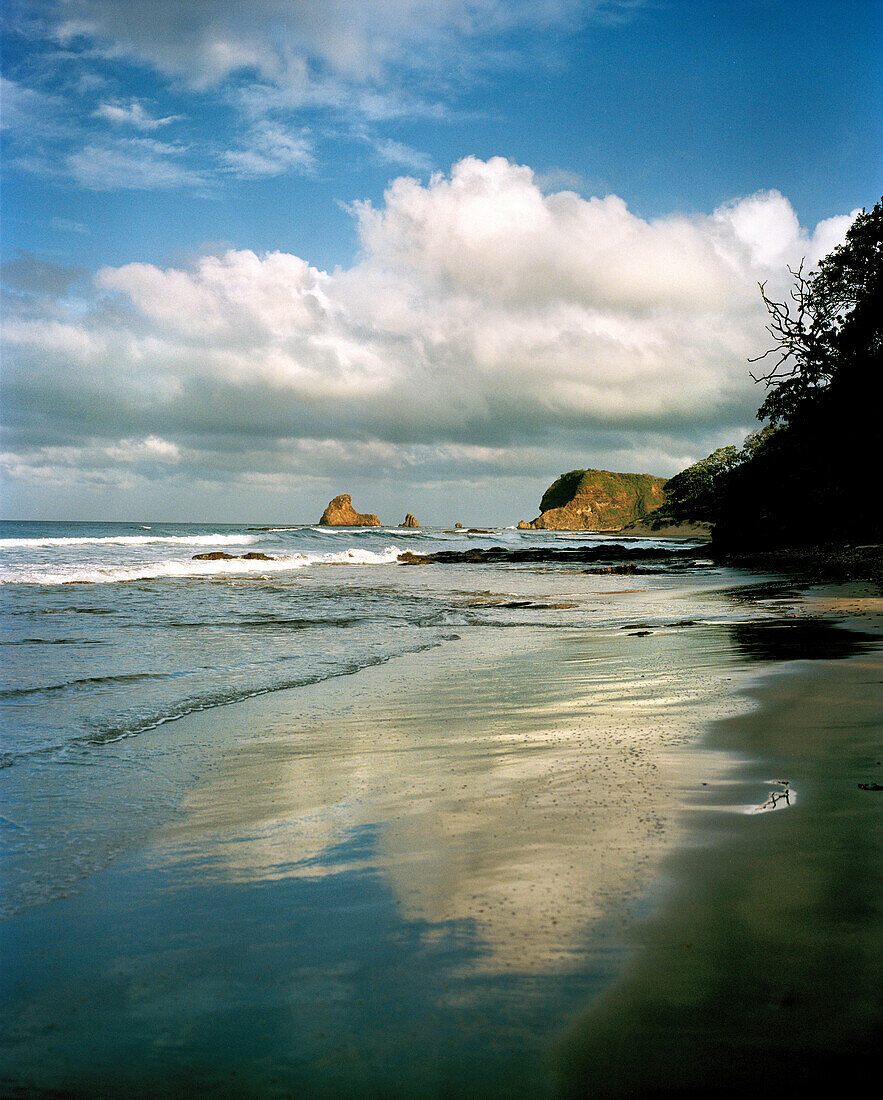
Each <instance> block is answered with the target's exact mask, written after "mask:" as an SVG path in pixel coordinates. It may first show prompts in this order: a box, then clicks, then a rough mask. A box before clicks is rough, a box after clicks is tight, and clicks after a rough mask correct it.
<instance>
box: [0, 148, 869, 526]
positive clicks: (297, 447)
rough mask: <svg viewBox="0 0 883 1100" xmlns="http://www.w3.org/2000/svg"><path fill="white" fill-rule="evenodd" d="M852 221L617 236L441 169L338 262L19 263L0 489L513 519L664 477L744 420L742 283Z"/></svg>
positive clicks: (277, 510)
mask: <svg viewBox="0 0 883 1100" xmlns="http://www.w3.org/2000/svg"><path fill="white" fill-rule="evenodd" d="M854 213H855V212H853V213H852V214H849V215H844V216H843V217H840V218H834V219H830V220H829V221H826V222H823V223H821V224H820V225H819V226H817V227H816V228H815V230H814V232H813V233H812V234H810V233H808V232H807V231H805V230H803V229H801V227H800V226H799V224H798V221H797V218H796V216H795V214H794V211H793V209H792V207H791V205H790V204H789V202H788V201H787V199H785V198H784V197H783V196H782V195H780V194H778V193H777V192H774V191H772V192H766V193H763V194H758V195H753V196H749V197H747V198H743V199H741V200H738V201H734V202H732V203H729V204H727V205H726V206H723V207H721V208H720V209H718V210H716V211H714V212H713V213H712V214H710V215H696V216H691V217H683V216H671V217H667V218H660V219H656V220H653V221H645V220H642V219H641V218H639V217H637V216H635V215H634V214H633V213H631V212H630V211H629V210H628V208H627V207H626V205H625V203H624V202H623V201H622V200H621V199H619V198H617V197H616V196H607V197H606V198H602V199H588V200H586V199H583V198H581V197H579V196H578V195H577V194H575V193H573V192H570V191H557V192H552V193H548V192H546V191H544V190H543V188H542V187H541V186H540V183H539V181H538V179H537V177H536V176H535V175H534V173H533V172H532V171H531V169H530V168H528V167H525V166H521V165H516V164H512V163H510V162H509V161H506V160H504V159H502V158H495V159H492V160H489V161H481V160H477V159H475V158H473V157H467V158H466V159H464V160H462V161H460V162H459V163H458V164H456V165H455V166H454V167H453V169H452V171H451V173H450V174H449V175H441V174H438V175H435V176H433V177H432V178H431V179H430V180H429V182H428V183H427V184H422V183H419V182H418V181H416V180H414V179H409V178H401V179H397V180H396V181H394V182H393V183H392V184H391V186H390V187H389V189H388V190H387V192H386V195H385V199H384V202H383V204H382V205H379V206H376V207H375V206H373V205H371V204H370V203H367V202H366V203H360V204H357V205H356V206H355V207H354V209H353V215H354V218H355V220H356V225H357V228H358V234H359V241H360V246H361V252H360V258H359V259H358V261H357V262H356V263H354V264H353V265H352V266H351V267H349V268H347V269H339V270H335V271H333V272H325V271H320V270H317V269H316V268H314V267H312V266H311V265H310V264H309V263H308V262H307V261H306V260H304V259H302V258H300V257H297V256H293V255H288V254H284V253H280V252H271V253H267V254H265V255H257V254H255V253H253V252H250V251H244V250H240V251H227V252H224V253H222V254H218V255H206V256H201V257H198V258H196V259H194V260H193V262H192V263H190V264H188V265H182V266H177V267H165V268H163V267H159V266H155V265H151V264H143V263H137V264H128V265H124V266H121V267H114V268H104V269H102V270H101V271H99V272H98V273H97V275H96V276H95V277H94V279H92V280H91V282H90V283H86V284H84V283H83V281H82V279H80V280H79V281H77V280H72V281H69V282H65V280H64V279H62V278H61V277H60V275H59V272H58V271H57V270H54V269H53V270H52V271H49V270H48V268H46V269H45V276H44V281H43V283H42V284H41V282H40V279H41V274H40V272H41V271H43V270H44V268H41V267H40V266H39V265H37V264H32V265H31V266H30V267H29V268H28V267H27V265H22V264H21V263H19V265H18V267H17V268H16V269H14V270H12V271H11V273H8V275H7V280H6V281H7V285H8V287H9V288H10V290H11V294H12V297H11V305H10V308H9V309H8V310H7V317H8V321H7V324H6V329H5V338H6V341H7V360H6V361H7V364H9V365H8V366H7V369H6V378H5V386H4V414H5V417H6V419H7V430H6V439H7V441H8V442H7V446H8V447H9V451H8V453H7V454H6V455H4V465H5V468H6V472H7V477H8V478H9V479H10V480H11V482H12V485H13V489H14V490H16V489H17V491H14V494H13V495H14V497H15V499H17V500H19V501H20V502H24V503H22V504H20V507H24V504H25V503H26V502H27V500H28V495H29V494H31V499H32V500H39V501H41V502H43V509H44V513H45V508H46V507H48V505H49V502H51V500H53V499H56V500H61V499H65V500H66V501H67V502H71V501H77V502H79V504H78V507H79V509H80V511H81V512H82V511H83V510H84V509H85V510H88V509H89V508H93V509H94V508H99V507H104V508H106V507H108V502H109V501H112V502H113V504H112V506H113V508H115V509H117V510H119V509H121V508H123V504H124V502H125V500H126V499H127V494H128V495H129V496H131V495H132V494H134V495H135V496H137V497H138V500H135V501H131V500H129V503H130V504H131V507H129V509H128V514H131V515H138V514H141V515H143V514H144V511H143V507H144V505H143V502H144V501H145V500H146V501H149V502H151V503H152V505H153V506H154V507H155V508H157V509H160V508H162V507H164V506H165V507H166V508H167V511H166V512H165V514H166V515H168V516H170V517H171V518H188V516H189V515H196V514H198V512H199V509H200V508H202V509H203V510H205V509H208V510H209V511H211V509H216V508H217V507H220V506H221V505H224V506H225V508H226V512H225V516H226V518H230V519H237V518H245V519H252V518H254V519H257V518H261V517H262V516H265V517H267V518H278V517H280V516H281V515H282V513H283V512H285V514H286V515H287V516H289V517H291V516H292V515H293V516H294V517H295V518H310V517H311V516H312V514H313V513H314V512H315V511H316V508H317V507H320V508H321V506H324V503H326V502H327V498H328V497H329V496H330V495H331V493H332V492H336V491H345V490H352V491H358V490H359V489H360V487H361V488H363V489H364V491H365V492H366V493H368V492H370V493H371V494H372V495H371V498H370V500H369V501H366V503H365V507H367V504H368V503H370V504H371V507H372V510H376V508H378V507H380V508H382V507H384V506H388V507H389V508H390V509H395V510H396V511H397V510H398V506H399V502H403V503H405V504H410V503H413V502H415V501H417V502H419V501H420V500H421V499H422V500H424V501H426V502H427V507H428V508H429V510H430V513H431V512H432V511H433V510H435V509H436V508H438V509H441V508H442V507H444V506H445V505H444V504H443V502H445V501H447V502H450V503H449V504H448V507H455V508H457V507H459V508H460V509H461V510H462V509H468V508H469V505H470V501H472V502H475V501H476V500H478V501H480V503H479V504H478V505H475V504H474V503H473V512H474V511H475V508H476V507H477V508H478V512H479V514H478V515H473V516H472V517H470V516H469V515H468V513H467V512H464V518H466V519H467V520H468V519H473V520H475V521H477V520H478V519H480V518H482V517H484V518H487V519H489V520H491V519H492V520H494V521H504V522H514V521H515V520H516V519H518V518H520V516H522V515H526V514H528V513H530V512H532V511H533V509H534V507H535V498H537V496H538V494H539V492H541V491H542V489H543V488H545V484H546V482H547V481H548V480H549V478H550V477H551V476H554V475H555V474H557V473H558V472H560V471H561V470H563V469H569V468H572V467H574V466H580V465H597V466H607V467H610V468H617V469H623V470H625V469H629V470H635V471H647V472H653V473H660V474H671V473H673V472H675V471H676V470H677V469H679V468H682V467H683V466H684V465H686V464H687V463H688V462H690V461H693V460H694V459H696V458H698V457H701V455H702V454H704V453H706V452H707V451H708V450H711V449H713V447H715V446H718V445H721V444H723V443H726V442H732V441H737V440H739V439H741V437H742V436H743V435H744V434H745V433H746V432H747V431H748V430H751V428H752V427H754V426H756V425H755V423H754V412H755V410H756V408H757V406H758V404H759V403H760V401H761V400H762V394H761V393H760V392H759V391H758V389H757V388H756V387H755V386H754V385H753V384H752V383H751V381H750V379H749V376H748V369H747V365H746V357H747V356H749V355H752V354H756V353H757V352H758V351H759V350H762V349H763V348H764V346H765V343H764V341H765V334H764V331H763V326H764V323H765V314H764V311H763V308H762V305H761V303H760V298H759V295H758V293H757V287H756V284H757V282H758V281H761V280H769V281H770V287H771V288H774V287H776V286H779V287H782V288H784V286H785V280H786V279H787V272H786V270H785V266H786V264H789V263H790V264H792V265H793V264H796V263H799V262H800V261H801V259H802V258H804V257H805V258H806V260H807V263H808V264H812V263H814V262H816V261H817V260H818V259H819V258H820V257H821V256H822V255H824V254H825V253H826V252H827V251H829V250H830V248H831V247H832V246H833V245H834V244H836V243H837V242H838V241H839V240H840V239H842V237H843V234H844V233H845V231H846V229H847V228H848V226H849V224H850V223H851V220H852V218H853V217H854ZM26 268H27V269H26ZM25 269H26V270H25ZM60 288H61V289H60ZM139 501H140V505H139ZM102 502H103V504H102ZM425 510H426V509H424V511H425ZM173 513H174V515H173ZM185 513H186V514H185ZM271 513H272V516H271ZM153 514H154V515H155V516H158V515H159V513H157V512H154V513H153ZM214 514H215V515H216V516H217V517H218V518H221V517H220V515H219V514H218V512H217V511H215V512H214ZM398 518H400V517H398ZM421 518H424V521H425V522H429V521H431V520H433V519H438V520H439V521H444V520H447V519H449V518H450V516H449V514H448V512H441V514H438V513H437V514H436V515H435V516H433V515H432V514H427V515H425V516H422V517H421Z"/></svg>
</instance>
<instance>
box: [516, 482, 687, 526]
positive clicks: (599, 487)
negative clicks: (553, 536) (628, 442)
mask: <svg viewBox="0 0 883 1100" xmlns="http://www.w3.org/2000/svg"><path fill="white" fill-rule="evenodd" d="M664 485H665V478H662V477H654V476H653V475H652V474H620V473H615V472H613V471H612V470H571V471H570V472H569V473H566V474H562V475H561V477H559V478H558V479H557V480H556V481H554V482H553V483H552V485H550V486H549V488H548V489H547V490H546V492H545V493H544V494H543V498H542V500H541V501H540V512H541V513H542V514H541V515H540V516H538V517H537V519H535V520H534V521H533V524H532V526H534V527H539V528H547V529H550V530H559V531H562V530H587V531H601V530H615V529H617V528H619V527H625V526H626V524H629V523H636V522H638V521H641V520H643V519H645V518H646V517H647V516H648V515H649V514H650V513H651V512H654V511H655V510H656V509H657V508H659V506H660V505H661V504H662V501H663V486H664Z"/></svg>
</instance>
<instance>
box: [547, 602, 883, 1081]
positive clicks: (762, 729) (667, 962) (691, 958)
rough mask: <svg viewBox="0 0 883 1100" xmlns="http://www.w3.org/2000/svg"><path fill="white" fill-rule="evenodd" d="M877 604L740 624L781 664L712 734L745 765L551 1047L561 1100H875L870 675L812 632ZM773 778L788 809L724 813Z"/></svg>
mask: <svg viewBox="0 0 883 1100" xmlns="http://www.w3.org/2000/svg"><path fill="white" fill-rule="evenodd" d="M880 603H881V601H880V599H879V598H878V597H874V596H871V597H868V596H867V595H866V592H865V590H862V589H856V588H855V587H853V588H850V587H849V586H844V587H841V588H839V589H838V588H831V589H827V590H825V589H821V590H816V591H814V592H811V593H810V594H809V596H808V597H807V598H806V599H805V600H803V601H801V603H800V610H801V611H804V612H806V613H809V614H812V615H821V616H824V618H823V619H822V620H821V621H818V620H816V621H810V622H808V623H806V624H805V625H804V627H803V628H801V629H798V630H797V631H793V630H792V631H789V630H788V629H787V628H786V624H785V623H779V624H773V625H772V626H771V627H768V628H763V627H758V626H756V625H755V626H752V625H750V624H747V625H746V629H745V630H744V631H743V641H744V645H745V646H746V648H747V650H748V652H749V654H751V655H753V656H755V657H757V658H758V659H770V658H773V659H775V658H776V657H778V658H779V659H791V660H793V661H794V662H795V663H793V664H790V665H788V666H785V667H786V669H787V671H784V672H783V671H782V670H781V666H780V668H779V670H777V671H774V672H771V673H770V674H768V675H766V676H764V677H763V678H762V679H761V681H760V682H759V683H758V684H757V686H756V688H755V689H754V690H753V691H752V692H751V695H752V697H753V698H754V700H755V702H756V704H757V710H755V711H754V712H752V713H750V714H748V715H746V716H740V717H736V718H733V719H729V720H726V721H724V722H722V723H719V724H717V725H716V726H715V727H714V729H713V731H712V734H711V737H710V742H711V744H713V745H716V746H720V747H723V748H725V749H728V750H732V751H736V752H738V753H740V754H747V759H746V764H745V766H744V767H743V768H742V769H741V770H740V773H739V777H738V778H739V781H738V782H736V783H735V784H732V783H731V784H727V785H725V786H722V787H717V788H711V789H709V790H708V792H707V796H706V797H705V798H703V799H702V800H701V801H700V802H699V803H698V806H697V809H696V812H695V813H694V815H693V818H692V822H691V825H690V828H689V831H688V834H687V839H688V843H687V844H686V845H685V846H684V847H682V849H681V850H680V851H679V852H678V854H677V855H676V856H675V857H674V858H673V859H672V860H671V861H670V863H669V866H668V868H667V870H668V873H669V875H670V876H671V880H672V885H671V888H670V892H669V896H668V899H667V902H666V904H665V906H664V908H663V913H662V915H661V917H659V918H658V919H656V920H654V921H652V922H650V923H648V924H646V925H645V926H644V927H643V928H641V929H640V931H639V933H638V935H637V942H638V945H639V952H638V954H637V957H636V958H637V961H636V963H635V965H634V967H633V969H632V970H631V971H630V972H629V973H628V974H627V975H626V976H625V977H624V978H623V979H622V980H621V981H620V982H619V983H617V984H616V985H615V986H614V987H613V988H612V989H611V990H610V991H608V993H607V994H606V995H605V996H604V997H602V998H601V1000H600V1002H599V1003H597V1004H596V1005H595V1006H593V1008H592V1009H591V1010H590V1011H589V1012H587V1013H586V1014H585V1016H584V1017H583V1018H582V1019H581V1020H580V1021H579V1022H578V1023H577V1024H576V1025H575V1026H574V1028H573V1029H572V1031H571V1033H570V1035H569V1036H568V1038H567V1039H566V1041H565V1042H564V1043H563V1044H562V1045H561V1047H560V1048H559V1058H560V1063H559V1070H560V1074H561V1078H560V1079H561V1082H562V1087H561V1095H562V1096H566V1097H662V1096H699V1095H703V1096H721V1095H725V1096H727V1095H732V1096H736V1095H738V1096H743V1097H750V1096H773V1095H778V1094H780V1093H782V1092H793V1091H795V1090H797V1092H798V1094H800V1092H801V1091H802V1090H809V1089H810V1088H811V1087H812V1086H815V1088H823V1089H825V1088H828V1087H833V1088H836V1090H837V1094H838V1095H839V1094H849V1093H850V1092H852V1091H853V1090H861V1091H864V1089H866V1088H870V1089H871V1090H872V1091H873V1090H874V1089H875V1088H876V1087H878V1084H879V1077H880V1054H881V1045H880V1044H881V1039H883V1030H881V1029H883V983H881V979H883V968H881V962H883V859H881V857H883V850H881V849H883V831H881V815H883V791H874V790H863V789H861V788H860V786H859V784H866V785H868V784H881V785H883V767H881V762H883V708H881V687H880V685H881V683H883V661H881V653H880V650H879V649H877V650H876V652H874V651H873V649H871V650H870V651H868V652H864V653H859V654H856V653H855V650H856V649H858V650H862V649H864V648H866V647H865V645H864V644H863V642H862V638H861V637H860V636H858V635H855V634H853V635H848V634H846V633H845V632H841V631H838V632H837V634H834V635H832V634H831V632H830V630H828V629H827V626H828V623H829V621H830V619H831V618H832V617H833V618H834V619H835V620H841V621H846V622H847V624H848V625H851V626H853V627H854V628H856V629H859V630H867V629H868V626H869V624H871V623H872V621H874V620H876V621H877V622H879V610H880ZM877 629H878V628H877ZM850 639H853V640H854V644H853V642H851V641H850ZM868 640H869V638H868V636H865V639H864V641H865V642H867V641H868ZM800 658H803V659H802V660H801V659H800ZM795 659H796V660H795ZM780 780H788V781H789V784H790V790H791V792H792V793H791V794H790V796H789V798H788V799H787V800H784V799H781V798H778V799H775V800H771V801H775V803H776V805H775V812H754V813H747V814H746V813H744V812H738V810H739V808H740V807H741V808H743V809H744V807H745V806H747V805H750V804H751V803H752V801H754V802H755V804H756V805H757V802H758V792H759V791H765V792H768V793H769V794H773V793H776V794H778V795H781V793H782V792H783V791H784V789H785V787H784V784H783V783H781V782H777V781H780ZM763 797H765V796H763ZM789 803H790V804H789ZM760 805H761V806H762V805H763V803H762V802H761V803H760ZM770 808H771V807H769V806H768V807H767V809H768V810H769V809H770Z"/></svg>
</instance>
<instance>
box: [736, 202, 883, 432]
mask: <svg viewBox="0 0 883 1100" xmlns="http://www.w3.org/2000/svg"><path fill="white" fill-rule="evenodd" d="M788 270H789V271H790V273H791V274H792V276H793V277H794V287H793V288H792V290H791V295H790V301H784V302H776V301H773V300H772V299H770V298H769V297H768V296H767V293H766V287H765V284H761V287H760V292H761V295H762V297H763V300H764V303H765V305H766V307H767V311H768V313H769V315H770V323H769V325H768V326H767V331H768V332H769V334H770V335H771V336H772V338H773V341H774V343H773V347H771V348H770V349H769V350H768V351H767V352H765V353H764V354H763V355H762V356H760V357H759V358H757V359H754V360H751V362H754V363H761V362H766V361H771V360H774V364H773V366H772V367H771V368H770V369H769V370H768V371H767V372H766V373H757V374H755V375H752V377H754V378H755V380H756V381H762V382H764V383H765V384H766V385H767V387H768V390H769V392H768V393H767V396H766V399H765V400H764V402H763V404H762V405H761V407H760V409H759V411H758V418H759V419H761V420H767V419H769V420H771V421H772V422H773V423H790V422H791V421H792V420H793V419H794V418H795V417H799V416H800V414H801V412H802V411H803V410H804V409H805V408H806V407H808V406H809V407H811V406H812V405H813V403H814V402H816V401H817V400H818V398H819V397H820V395H821V394H822V393H823V392H824V391H825V390H827V389H828V387H829V386H830V385H831V383H832V382H833V380H834V378H835V376H837V375H838V374H839V373H842V372H844V371H845V372H847V373H850V372H852V371H854V370H856V369H859V370H869V369H871V364H872V362H873V361H875V360H876V362H877V363H878V364H879V358H880V351H881V318H883V309H881V304H883V303H881V281H883V280H881V272H883V203H877V205H876V206H875V207H874V208H873V210H871V211H870V213H868V212H867V211H862V213H860V214H859V215H858V217H857V218H856V220H855V222H853V224H852V226H851V227H850V229H849V231H848V232H847V234H846V240H845V241H844V243H843V244H842V245H839V246H838V247H837V248H835V249H834V250H833V251H832V252H831V253H829V254H828V255H827V256H826V257H825V258H824V259H823V260H822V261H821V262H820V264H819V266H818V268H817V270H816V271H814V272H813V273H812V274H810V275H808V276H805V275H804V273H803V265H802V264H801V266H800V267H799V268H798V269H797V270H796V271H794V270H792V269H791V268H789V269H788Z"/></svg>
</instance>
